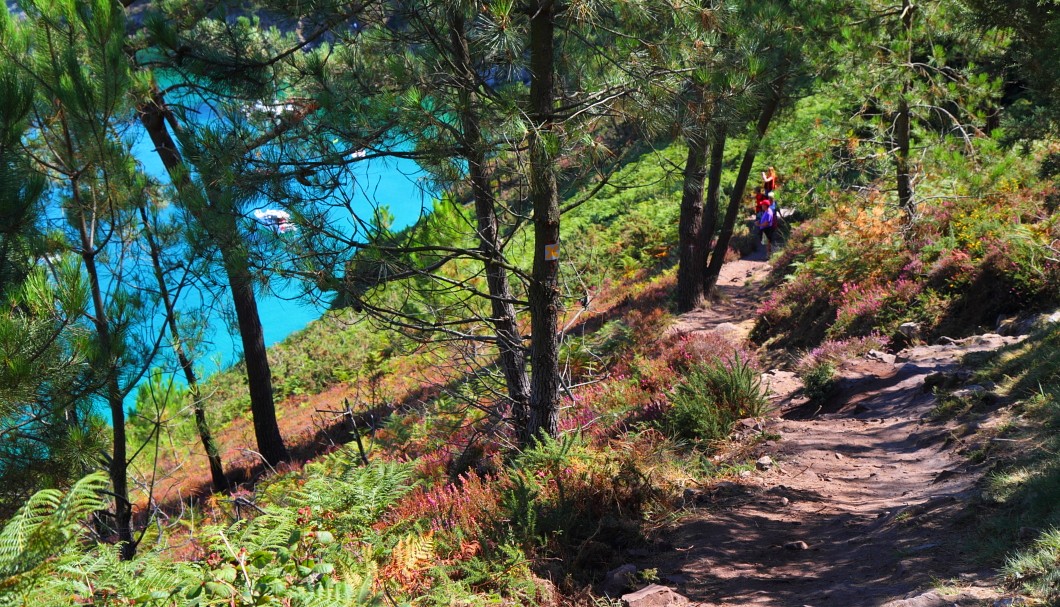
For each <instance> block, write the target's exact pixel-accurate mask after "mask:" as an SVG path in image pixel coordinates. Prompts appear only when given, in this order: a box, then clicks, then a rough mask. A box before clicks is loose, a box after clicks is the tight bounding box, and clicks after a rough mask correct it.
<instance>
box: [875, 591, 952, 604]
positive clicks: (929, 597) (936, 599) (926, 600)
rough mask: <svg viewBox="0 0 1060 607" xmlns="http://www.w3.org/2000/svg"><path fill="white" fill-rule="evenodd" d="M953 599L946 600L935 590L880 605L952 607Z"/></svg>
mask: <svg viewBox="0 0 1060 607" xmlns="http://www.w3.org/2000/svg"><path fill="white" fill-rule="evenodd" d="M952 605H953V601H947V600H946V599H944V598H942V597H941V596H939V595H938V593H935V592H927V593H924V594H921V595H919V596H914V597H912V598H906V599H898V600H896V601H890V602H887V603H884V604H883V606H882V607H952Z"/></svg>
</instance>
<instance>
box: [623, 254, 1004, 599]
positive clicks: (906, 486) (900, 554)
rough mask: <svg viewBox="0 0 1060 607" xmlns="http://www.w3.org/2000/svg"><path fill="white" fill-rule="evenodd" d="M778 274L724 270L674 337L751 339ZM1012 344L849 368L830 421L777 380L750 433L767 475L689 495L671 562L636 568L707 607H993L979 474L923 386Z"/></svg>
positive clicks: (772, 378)
mask: <svg viewBox="0 0 1060 607" xmlns="http://www.w3.org/2000/svg"><path fill="white" fill-rule="evenodd" d="M767 272H768V266H767V263H766V261H765V260H764V259H763V258H762V255H761V253H759V255H758V257H757V258H750V259H743V260H740V261H737V262H733V263H729V264H726V265H725V266H724V268H723V271H722V274H721V278H720V280H719V286H720V291H721V294H722V298H723V301H721V302H720V303H718V304H714V305H711V306H709V307H706V308H704V309H701V310H696V311H694V312H691V313H689V314H685V315H682V316H681V317H679V318H678V319H677V321H676V323H675V325H674V327H673V329H672V330H673V331H676V332H681V333H690V332H698V331H727V332H733V333H735V335H736V336H738V337H745V336H746V335H747V332H748V331H749V330H750V327H751V325H752V324H753V314H754V310H755V308H756V306H757V304H758V302H760V301H761V299H762V297H763V294H762V288H761V284H760V281H761V280H762V278H764V276H765V275H766V273H767ZM1017 339H1018V338H1014V337H1001V336H998V335H985V336H979V337H975V338H969V339H967V340H961V341H956V342H954V343H951V344H948V345H941V346H918V347H915V348H910V349H907V350H904V351H902V352H900V353H898V355H897V357H891V356H887V355H876V356H875V359H869V358H863V359H858V360H855V361H852V362H849V363H846V364H844V365H843V366H842V368H841V369H840V370H839V375H840V378H841V379H840V382H839V384H840V387H839V390H838V394H836V395H835V396H834V397H832V398H831V399H830V400H829V401H828V402H827V403H825V404H824V405H823V406H820V407H819V406H817V405H814V406H812V407H811V406H809V405H808V404H807V403H806V402H805V400H806V399H805V398H803V397H802V396H801V394H800V391H799V390H800V388H801V385H800V383H799V382H798V380H797V379H795V378H794V376H793V375H792V374H791V373H786V372H780V371H771V372H769V373H766V374H765V375H764V376H763V380H764V383H768V384H769V385H770V388H771V391H772V393H773V394H772V400H773V402H774V405H775V407H776V408H775V410H774V412H773V414H772V416H771V417H770V418H769V419H767V420H765V421H764V422H762V423H760V424H756V423H754V422H745V424H744V426H742V427H741V428H740V430H741V432H742V433H743V434H744V435H745V437H749V436H751V435H753V434H754V435H757V434H759V433H764V435H763V436H761V437H759V442H758V443H757V444H756V445H755V446H754V448H753V449H754V451H753V452H752V453H751V455H752V458H753V459H757V460H758V463H757V468H758V469H757V471H755V472H752V473H748V472H744V473H742V475H741V476H740V477H739V478H737V479H736V482H732V481H727V482H720V483H716V484H712V485H703V486H692V487H690V488H689V489H688V490H686V491H685V501H686V506H687V508H688V513H687V515H686V516H684V517H682V518H681V519H680V520H679V521H678V522H677V523H675V524H674V525H673V526H672V527H671V528H669V529H667V530H665V532H664V533H663V534H662V536H663V538H664V539H665V540H666V544H668V545H667V546H666V548H667V549H666V550H663V551H661V552H659V553H658V554H655V555H654V556H652V557H649V558H648V559H645V560H646V561H648V562H645V563H643V564H640V563H638V566H640V567H642V568H655V569H656V570H657V573H658V577H659V583H660V584H662V585H666V586H669V587H670V588H672V589H673V590H675V591H676V592H678V593H679V594H681V595H683V596H685V597H687V598H688V599H689V601H691V603H692V604H698V605H704V606H723V605H724V606H730V605H731V606H736V605H763V606H765V605H768V606H778V607H780V606H793V607H802V606H804V605H810V606H813V607H820V606H822V605H837V606H844V607H846V606H871V607H879V606H882V605H887V606H888V607H941V606H943V605H945V606H947V607H949V606H951V605H961V606H966V605H994V604H995V601H997V600H998V599H999V598H1000V597H1001V595H1000V594H998V592H997V591H996V589H995V587H996V585H997V580H996V579H995V578H994V577H993V573H992V572H991V571H984V570H982V569H979V568H977V566H976V565H974V564H972V563H971V562H970V559H969V558H968V557H969V555H967V554H966V553H965V552H964V550H965V548H964V545H965V543H966V540H967V535H966V534H967V533H970V532H971V531H970V529H962V528H961V522H962V515H963V514H964V511H965V504H966V501H967V499H968V498H969V497H970V496H971V495H972V493H973V491H974V487H975V483H976V481H977V480H978V479H979V478H980V476H981V474H982V470H979V469H976V468H975V467H974V466H972V465H971V464H969V463H968V461H967V458H966V457H964V456H961V455H960V454H958V453H957V451H958V449H959V447H960V439H959V438H958V433H957V431H956V429H955V428H954V427H951V425H948V424H947V423H946V422H942V421H937V420H934V419H931V417H930V416H929V413H930V411H931V409H932V407H933V406H934V405H935V401H934V397H933V395H932V394H931V391H930V390H926V389H925V387H924V380H925V378H926V377H928V376H929V375H931V374H936V373H945V374H955V375H954V376H960V375H961V370H960V363H959V361H960V359H961V357H962V356H963V355H964V354H965V353H967V352H971V351H977V350H986V349H993V348H997V347H1000V346H1001V345H1002V344H1004V343H1011V342H1013V341H1016V340H1017ZM763 439H764V440H763ZM965 522H967V520H966V519H965ZM671 604H679V603H671ZM998 604H1004V601H1002V602H1001V603H998Z"/></svg>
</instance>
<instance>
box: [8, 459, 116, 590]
mask: <svg viewBox="0 0 1060 607" xmlns="http://www.w3.org/2000/svg"><path fill="white" fill-rule="evenodd" d="M106 487H107V477H106V475H104V474H103V473H95V474H91V475H89V476H86V477H85V478H83V479H81V480H80V481H78V482H77V483H75V484H74V486H73V487H71V488H70V491H68V492H67V493H66V494H65V495H64V494H63V493H62V492H61V491H58V490H55V489H45V490H43V491H38V492H37V493H36V494H34V495H33V496H32V497H30V498H29V500H28V501H27V502H26V503H25V505H23V506H22V508H21V509H19V511H18V512H17V513H15V516H14V517H12V518H11V520H10V521H8V523H7V525H5V526H4V529H3V531H0V605H2V604H5V603H7V602H9V601H10V597H11V596H16V595H18V594H20V593H21V592H23V591H24V590H25V588H26V587H28V586H31V585H33V583H34V582H35V580H37V579H39V578H40V577H42V576H44V575H46V574H47V573H48V572H49V570H50V569H51V567H49V566H48V565H49V562H50V561H51V560H52V559H54V558H55V557H56V556H58V555H59V554H60V553H62V552H63V551H64V550H65V549H66V547H67V546H68V545H69V544H70V542H71V541H72V540H73V539H74V538H76V537H77V536H78V535H79V532H80V531H81V528H82V524H83V523H84V520H85V519H86V518H87V517H88V516H89V515H90V514H92V513H93V512H95V511H97V510H100V509H102V508H103V506H104V502H103V499H102V497H101V495H102V493H103V491H104V490H105V489H106ZM52 564H54V563H52Z"/></svg>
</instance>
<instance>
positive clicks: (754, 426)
mask: <svg viewBox="0 0 1060 607" xmlns="http://www.w3.org/2000/svg"><path fill="white" fill-rule="evenodd" d="M736 423H737V424H738V425H740V426H743V427H744V428H747V429H748V430H754V431H755V432H761V431H762V421H761V420H757V419H755V418H753V417H745V418H743V419H741V420H739V421H737V422H736Z"/></svg>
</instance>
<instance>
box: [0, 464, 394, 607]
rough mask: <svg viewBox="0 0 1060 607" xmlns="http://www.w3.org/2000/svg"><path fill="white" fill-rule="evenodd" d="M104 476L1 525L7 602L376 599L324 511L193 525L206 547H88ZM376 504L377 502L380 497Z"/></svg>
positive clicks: (311, 603) (0, 573) (311, 606)
mask: <svg viewBox="0 0 1060 607" xmlns="http://www.w3.org/2000/svg"><path fill="white" fill-rule="evenodd" d="M106 484H107V481H106V477H105V476H103V475H101V474H97V475H93V476H89V477H87V478H85V479H84V480H82V481H80V482H78V483H77V484H75V485H74V486H73V487H72V488H71V490H70V492H69V493H67V494H66V495H63V494H61V493H60V492H58V491H54V490H46V491H42V492H39V493H38V494H36V495H34V497H33V498H31V500H30V501H29V502H27V504H26V506H25V507H24V508H23V509H22V510H21V511H20V512H19V513H18V514H17V515H16V516H15V517H14V518H13V519H12V520H11V521H10V522H9V523H8V524H7V525H6V526H5V527H4V530H3V531H2V532H0V605H12V606H14V605H34V606H35V607H53V606H54V607H59V606H60V605H68V604H70V601H75V602H76V601H88V600H91V601H92V604H94V605H100V606H104V605H115V606H117V605H127V604H130V603H134V604H137V605H145V606H155V607H173V606H175V605H180V606H182V607H183V606H188V607H206V606H212V605H225V606H230V605H246V606H248V607H249V606H250V605H292V606H295V605H297V606H299V607H340V606H341V607H346V606H348V605H351V604H357V605H373V604H377V603H378V600H377V599H375V598H373V596H372V594H371V577H370V576H369V575H368V571H367V570H366V569H365V567H364V566H363V565H360V564H358V563H356V562H354V561H353V559H352V556H351V555H350V553H349V552H347V551H346V550H345V549H344V547H343V545H342V544H341V543H339V542H337V541H336V540H335V535H334V534H333V533H332V531H331V530H330V529H329V528H327V527H325V526H324V525H322V524H321V523H324V522H326V521H327V518H326V517H320V518H316V519H314V518H312V517H310V516H308V512H307V510H309V509H299V510H296V509H294V508H288V509H278V508H274V509H269V510H267V511H265V512H264V513H262V514H260V515H259V516H257V517H255V518H253V519H251V520H242V521H238V522H236V523H235V524H233V525H231V526H228V527H216V526H215V527H208V528H205V529H203V530H201V531H200V532H198V533H197V534H196V541H197V542H199V544H200V546H201V548H202V550H203V551H204V554H205V556H204V557H203V558H201V559H198V560H195V561H192V562H186V563H185V562H180V561H171V560H168V559H166V558H164V557H163V552H162V551H161V550H159V551H155V552H147V553H145V554H142V555H141V556H140V557H139V558H137V559H136V560H134V561H121V560H119V559H118V553H117V550H116V549H115V548H113V547H110V546H105V545H103V546H95V547H90V546H86V545H82V544H80V543H78V542H76V541H75V540H77V539H78V538H81V537H83V536H84V528H83V525H84V522H85V518H86V517H87V516H88V515H90V514H92V513H93V512H95V511H96V510H99V509H100V508H102V507H103V505H104V503H103V501H102V499H101V495H102V492H103V491H104V490H105V488H106ZM375 506H376V507H378V506H379V504H378V503H376V504H375Z"/></svg>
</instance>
